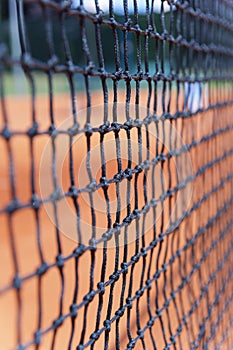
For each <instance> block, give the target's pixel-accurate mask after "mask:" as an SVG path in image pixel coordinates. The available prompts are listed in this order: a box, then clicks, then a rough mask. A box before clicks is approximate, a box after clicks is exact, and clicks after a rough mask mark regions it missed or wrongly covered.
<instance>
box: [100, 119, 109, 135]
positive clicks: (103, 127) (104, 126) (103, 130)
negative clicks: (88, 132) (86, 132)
mask: <svg viewBox="0 0 233 350" xmlns="http://www.w3.org/2000/svg"><path fill="white" fill-rule="evenodd" d="M109 127H110V122H109V121H108V120H107V121H106V122H105V123H104V124H102V125H100V127H99V129H98V131H99V133H100V134H106V133H107V132H109V130H108V129H109Z"/></svg>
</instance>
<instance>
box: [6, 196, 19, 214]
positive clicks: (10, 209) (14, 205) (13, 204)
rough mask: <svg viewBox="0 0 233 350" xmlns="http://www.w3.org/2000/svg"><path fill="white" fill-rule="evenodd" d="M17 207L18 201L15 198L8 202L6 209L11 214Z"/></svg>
mask: <svg viewBox="0 0 233 350" xmlns="http://www.w3.org/2000/svg"><path fill="white" fill-rule="evenodd" d="M19 207H20V204H19V201H18V199H17V198H15V199H13V201H12V202H11V203H10V204H8V206H7V208H6V211H7V213H8V214H13V213H14V212H15V211H16V210H17V209H18V208H19Z"/></svg>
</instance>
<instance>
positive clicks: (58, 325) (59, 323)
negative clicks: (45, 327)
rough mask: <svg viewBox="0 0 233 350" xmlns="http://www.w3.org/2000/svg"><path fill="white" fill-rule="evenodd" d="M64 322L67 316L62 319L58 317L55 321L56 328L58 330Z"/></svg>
mask: <svg viewBox="0 0 233 350" xmlns="http://www.w3.org/2000/svg"><path fill="white" fill-rule="evenodd" d="M64 321H65V316H63V315H61V316H60V317H58V318H57V319H56V320H55V321H53V326H54V328H55V329H56V328H58V327H60V326H61V325H62V324H63V322H64Z"/></svg>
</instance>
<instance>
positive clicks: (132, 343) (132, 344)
mask: <svg viewBox="0 0 233 350" xmlns="http://www.w3.org/2000/svg"><path fill="white" fill-rule="evenodd" d="M135 345H136V340H135V339H132V340H131V341H130V343H128V344H127V349H133V348H134V347H135Z"/></svg>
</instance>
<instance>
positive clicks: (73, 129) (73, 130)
mask: <svg viewBox="0 0 233 350" xmlns="http://www.w3.org/2000/svg"><path fill="white" fill-rule="evenodd" d="M78 132H79V125H78V123H75V124H74V125H72V127H71V128H69V129H68V134H69V135H70V136H71V137H73V136H75V135H77V134H78Z"/></svg>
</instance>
